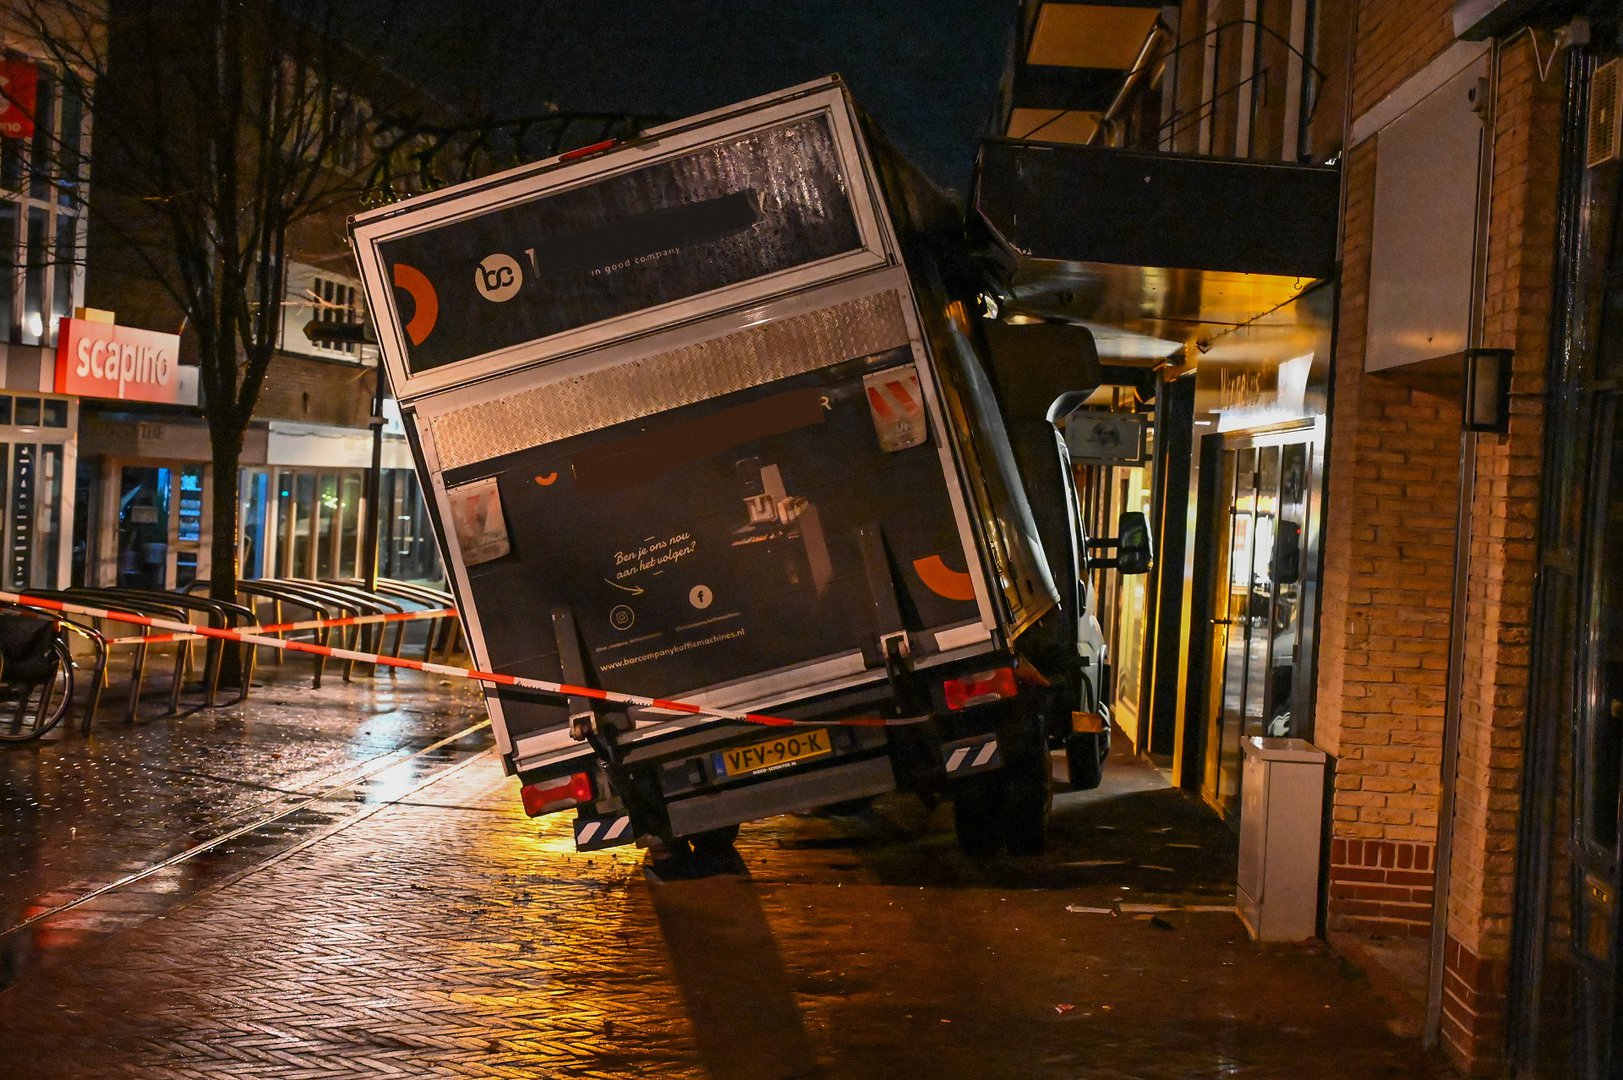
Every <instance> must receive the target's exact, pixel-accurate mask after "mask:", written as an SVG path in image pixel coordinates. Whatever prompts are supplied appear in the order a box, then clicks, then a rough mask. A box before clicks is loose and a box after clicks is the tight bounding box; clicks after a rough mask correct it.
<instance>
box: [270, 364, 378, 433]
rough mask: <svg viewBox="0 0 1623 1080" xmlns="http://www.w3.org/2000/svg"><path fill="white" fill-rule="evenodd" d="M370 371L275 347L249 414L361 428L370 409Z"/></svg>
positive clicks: (371, 390) (371, 370)
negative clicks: (254, 407) (257, 405)
mask: <svg viewBox="0 0 1623 1080" xmlns="http://www.w3.org/2000/svg"><path fill="white" fill-rule="evenodd" d="M373 371H374V369H372V368H363V367H360V366H358V365H356V364H346V363H341V362H338V361H331V360H315V359H310V358H307V357H302V356H294V355H292V354H289V353H278V354H277V356H276V359H274V360H272V361H271V366H270V371H269V372H268V373H267V374H266V376H265V388H264V390H263V391H262V392H261V393H260V397H259V407H258V408H256V409H255V410H254V418H255V419H256V420H294V421H297V422H299V423H301V424H330V425H332V426H334V427H353V428H364V427H366V426H367V420H368V418H369V417H370V416H371V415H372V395H373V393H374V387H375V385H376V384H375V382H374V379H375V378H376V376H375V375H374V374H373Z"/></svg>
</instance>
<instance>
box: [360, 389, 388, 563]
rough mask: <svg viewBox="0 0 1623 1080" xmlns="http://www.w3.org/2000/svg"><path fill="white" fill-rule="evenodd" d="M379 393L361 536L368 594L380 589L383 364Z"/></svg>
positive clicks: (374, 401) (374, 399) (374, 397)
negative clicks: (363, 529) (363, 527)
mask: <svg viewBox="0 0 1623 1080" xmlns="http://www.w3.org/2000/svg"><path fill="white" fill-rule="evenodd" d="M373 376H374V378H375V380H376V382H377V389H376V390H375V392H374V393H373V395H372V418H371V420H370V421H369V423H370V424H371V425H372V467H371V468H370V469H368V470H367V473H366V507H367V510H366V516H367V518H368V519H369V520H368V521H367V527H366V533H365V534H364V535H363V536H362V544H361V567H362V574H363V575H364V576H365V578H366V588H367V590H368V591H376V589H377V587H378V533H379V532H380V531H381V530H382V528H383V507H382V505H381V503H382V501H383V360H382V358H381V357H379V359H378V366H377V367H376V368H374V369H373Z"/></svg>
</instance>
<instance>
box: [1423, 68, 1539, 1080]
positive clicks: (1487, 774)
mask: <svg viewBox="0 0 1623 1080" xmlns="http://www.w3.org/2000/svg"><path fill="white" fill-rule="evenodd" d="M1560 131H1561V77H1560V67H1559V65H1556V67H1555V68H1554V70H1552V71H1551V73H1550V77H1549V79H1548V80H1546V81H1543V82H1541V81H1540V80H1539V79H1538V76H1537V73H1536V70H1535V63H1534V58H1533V50H1532V48H1531V46H1530V45H1529V44H1528V43H1527V41H1526V39H1525V37H1524V38H1522V39H1521V40H1520V41H1519V43H1517V44H1514V45H1512V46H1510V47H1509V48H1507V49H1506V50H1505V51H1504V52H1503V54H1502V57H1501V61H1500V76H1499V95H1498V99H1497V102H1496V122H1495V126H1494V184H1493V206H1492V217H1491V224H1490V230H1489V261H1488V288H1487V299H1486V305H1485V309H1484V317H1483V344H1484V345H1486V346H1490V347H1499V348H1509V349H1512V350H1514V357H1515V358H1514V361H1513V370H1514V374H1513V376H1512V380H1511V390H1512V410H1511V422H1510V432H1509V434H1508V435H1505V436H1484V437H1483V439H1482V441H1481V443H1480V445H1479V447H1478V451H1477V475H1478V481H1477V484H1478V487H1477V497H1476V501H1475V505H1474V508H1473V523H1472V543H1471V569H1470V579H1469V585H1468V595H1467V611H1466V614H1465V620H1466V627H1467V633H1466V656H1465V687H1464V697H1463V701H1462V703H1461V715H1460V753H1459V762H1458V769H1457V772H1456V779H1455V785H1456V786H1455V799H1456V814H1455V820H1454V834H1453V835H1454V854H1453V860H1452V864H1451V880H1450V889H1449V910H1448V938H1449V941H1448V950H1447V952H1446V954H1445V965H1446V967H1447V992H1446V994H1445V997H1444V1002H1443V1038H1444V1043H1445V1045H1446V1046H1447V1047H1448V1048H1449V1050H1450V1051H1451V1053H1452V1054H1453V1055H1454V1056H1455V1057H1456V1059H1457V1060H1459V1061H1460V1062H1461V1063H1462V1064H1465V1065H1466V1066H1467V1067H1468V1068H1470V1069H1472V1070H1473V1071H1478V1072H1481V1071H1484V1070H1491V1069H1493V1068H1494V1067H1495V1065H1496V1058H1497V1057H1498V1056H1499V1055H1500V1054H1501V1053H1502V1048H1503V1038H1504V1010H1505V990H1506V981H1507V979H1506V975H1507V972H1508V969H1509V951H1510V926H1511V915H1512V911H1511V908H1512V900H1513V896H1514V887H1515V858H1516V829H1517V815H1518V809H1519V793H1520V787H1521V777H1522V763H1523V755H1522V731H1523V727H1524V725H1525V722H1526V715H1527V684H1528V675H1529V662H1530V644H1529V642H1530V636H1531V632H1532V598H1533V585H1534V571H1535V559H1536V554H1537V552H1536V547H1537V544H1536V529H1537V514H1538V505H1539V503H1538V498H1539V485H1540V476H1541V468H1542V447H1543V439H1544V428H1543V394H1544V389H1545V372H1546V368H1547V364H1548V358H1549V332H1550V326H1549V319H1550V305H1551V298H1552V291H1553V265H1554V258H1555V203H1556V187H1557V182H1558V167H1559V161H1560Z"/></svg>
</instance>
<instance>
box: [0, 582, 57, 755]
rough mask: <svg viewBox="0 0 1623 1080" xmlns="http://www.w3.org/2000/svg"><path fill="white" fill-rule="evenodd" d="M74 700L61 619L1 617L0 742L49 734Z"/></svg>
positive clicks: (19, 615) (20, 614) (28, 615)
mask: <svg viewBox="0 0 1623 1080" xmlns="http://www.w3.org/2000/svg"><path fill="white" fill-rule="evenodd" d="M72 702H73V651H72V649H71V648H70V647H69V645H68V641H67V638H66V636H65V635H64V634H63V633H62V630H61V626H60V624H59V620H56V619H53V618H50V617H48V616H43V615H35V614H32V613H27V612H11V613H6V614H0V742H27V741H29V740H31V739H37V738H39V737H40V736H42V735H44V734H45V733H46V732H48V731H50V730H51V729H52V728H54V727H55V726H56V725H57V724H59V723H61V722H62V719H63V717H65V716H67V714H68V709H69V707H70V706H71V705H72Z"/></svg>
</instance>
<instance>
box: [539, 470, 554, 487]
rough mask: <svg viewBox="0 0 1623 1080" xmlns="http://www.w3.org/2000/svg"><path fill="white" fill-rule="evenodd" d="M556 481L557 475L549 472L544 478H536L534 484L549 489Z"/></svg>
mask: <svg viewBox="0 0 1623 1080" xmlns="http://www.w3.org/2000/svg"><path fill="white" fill-rule="evenodd" d="M557 481H558V474H557V473H555V472H549V473H547V475H545V476H538V477H536V478H535V482H536V483H538V484H540V485H541V486H542V487H551V486H552V485H553V484H555V483H557Z"/></svg>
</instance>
